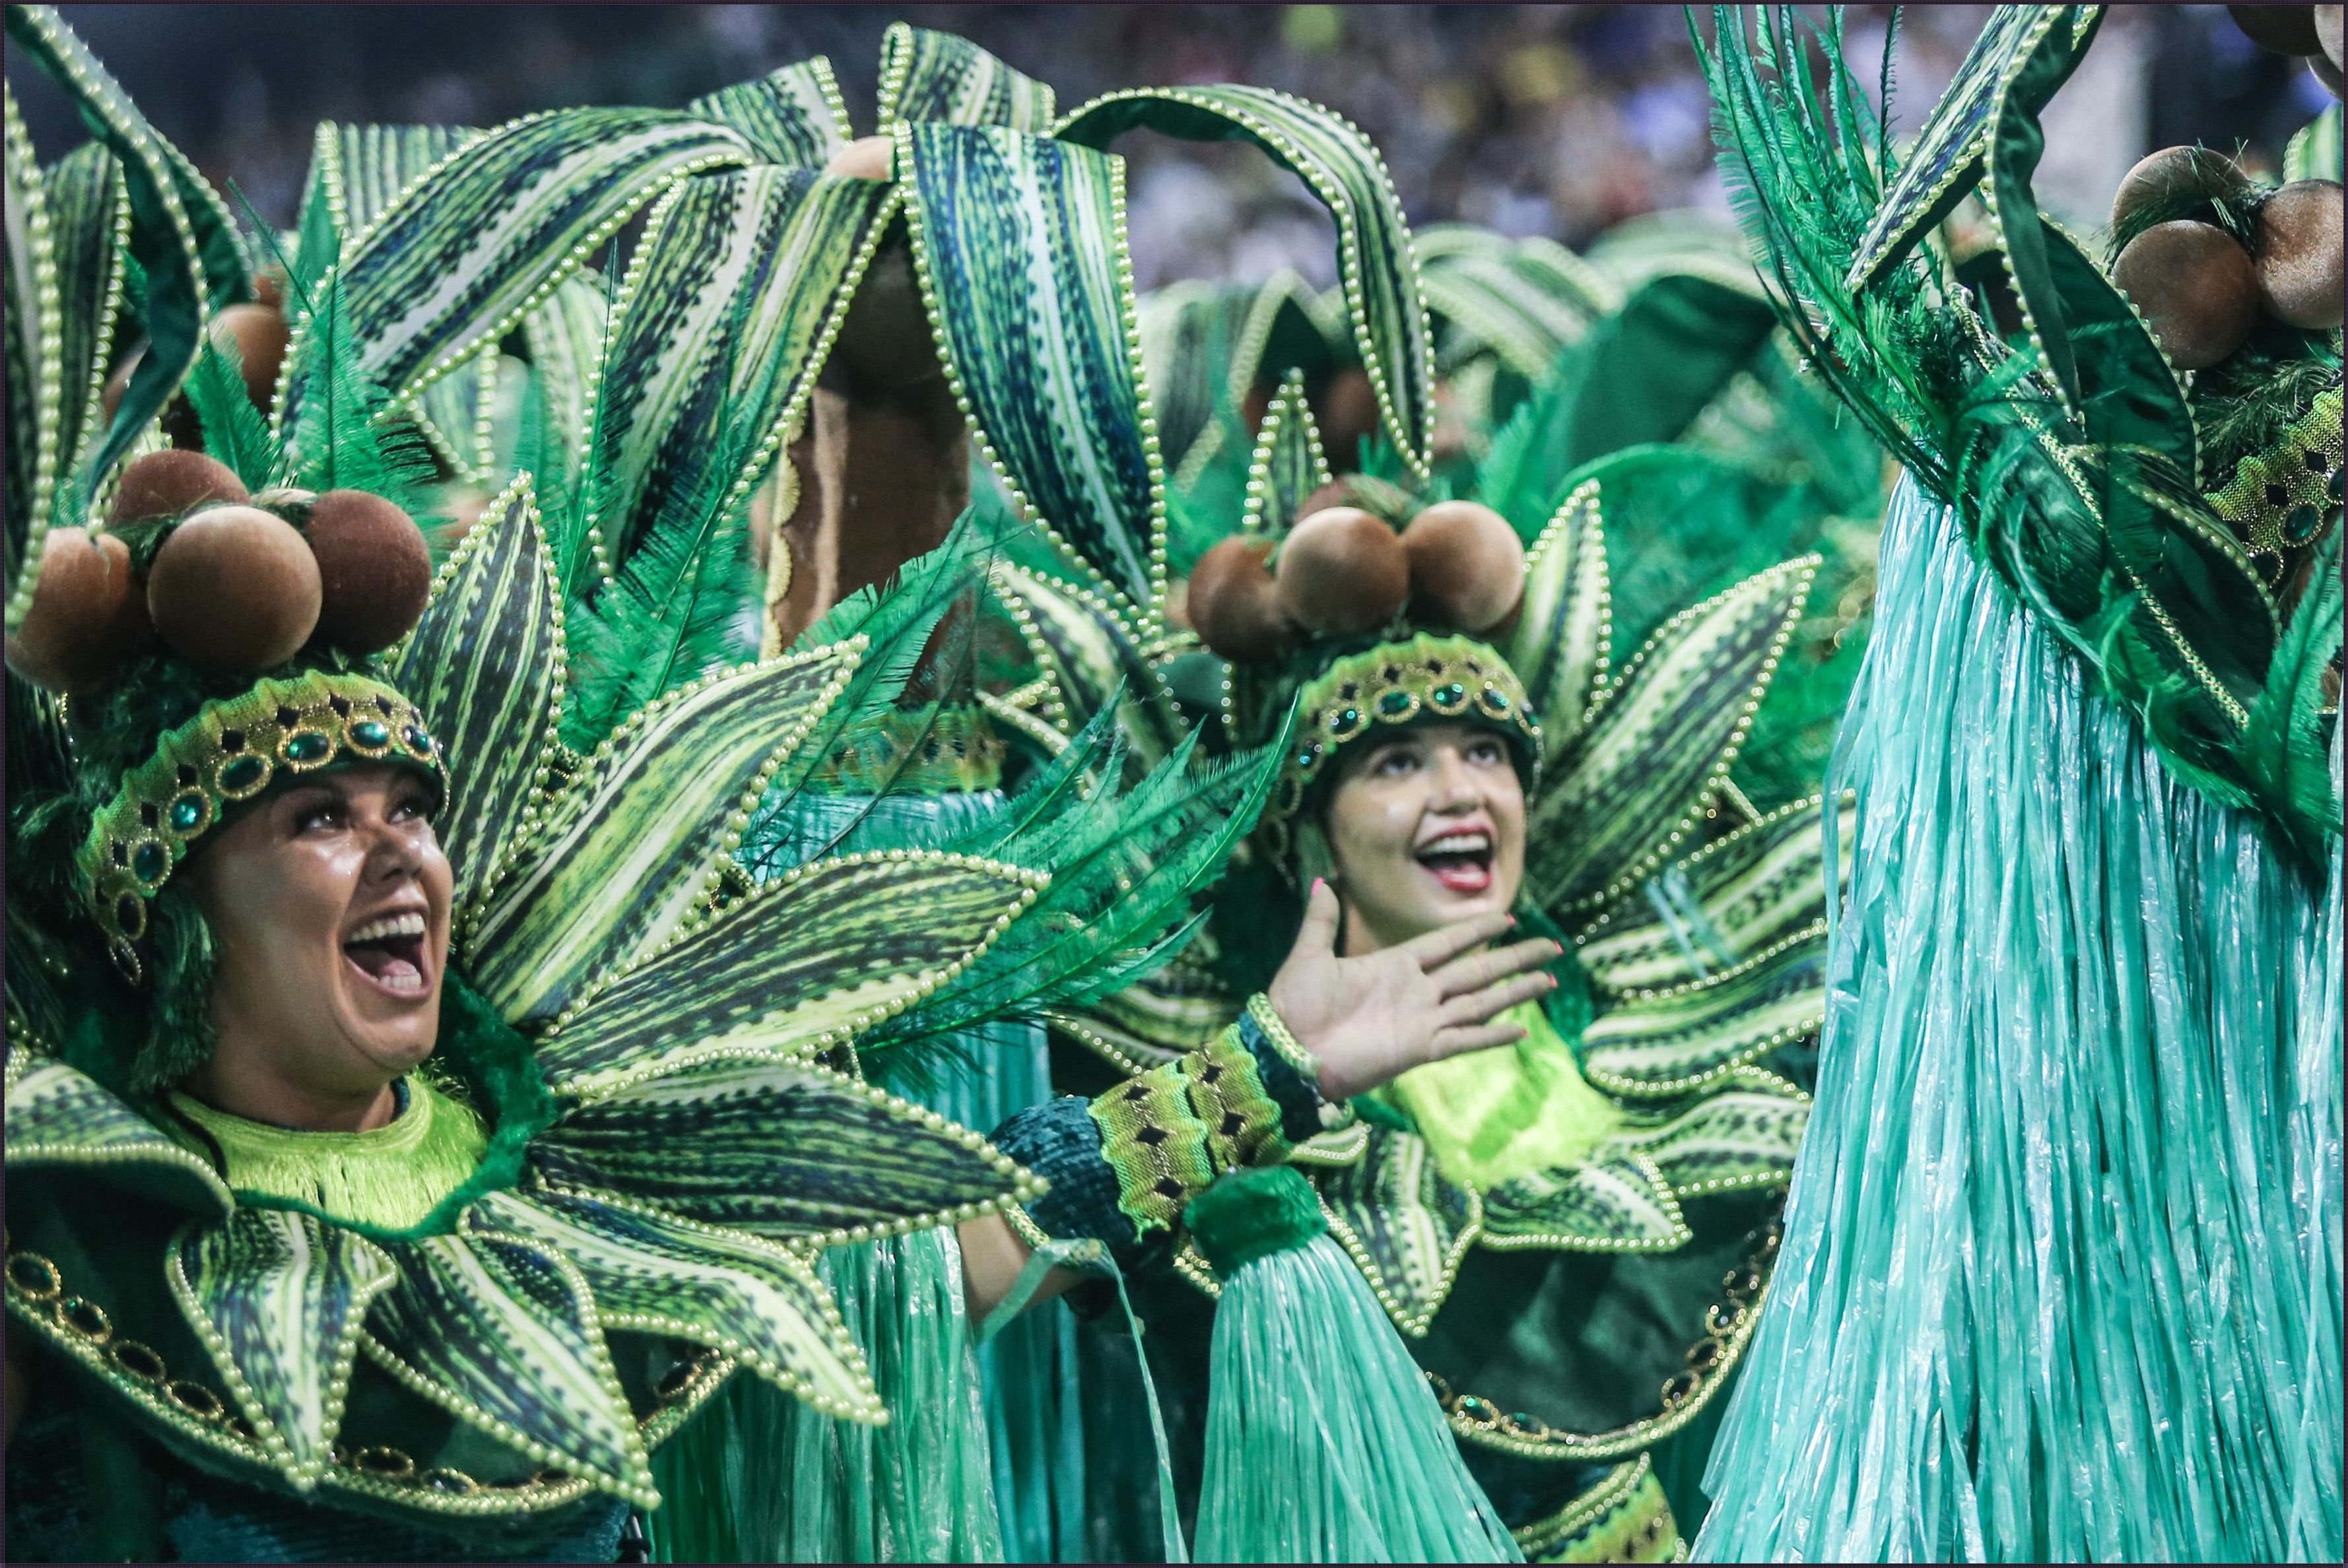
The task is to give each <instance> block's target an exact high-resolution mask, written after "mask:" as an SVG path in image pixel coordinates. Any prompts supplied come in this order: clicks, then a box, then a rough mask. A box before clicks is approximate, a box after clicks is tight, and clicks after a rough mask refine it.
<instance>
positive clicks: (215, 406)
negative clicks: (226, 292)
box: [181, 340, 287, 491]
mask: <svg viewBox="0 0 2348 1568" xmlns="http://www.w3.org/2000/svg"><path fill="white" fill-rule="evenodd" d="M181 390H182V391H184V392H185V393H186V395H187V399H188V405H189V406H190V407H191V408H192V409H194V410H195V414H196V419H197V421H198V423H200V424H201V425H202V426H203V432H204V450H205V451H206V452H207V453H208V454H210V455H211V456H214V457H217V458H219V459H220V460H221V462H223V463H225V464H227V465H228V466H229V467H230V468H231V469H232V470H233V471H234V472H235V474H236V477H237V478H238V479H240V480H242V482H243V484H244V487H245V488H246V489H248V490H253V491H260V490H265V489H267V488H269V487H271V486H272V485H273V484H275V483H277V481H278V480H279V479H280V478H281V477H283V475H284V473H285V471H286V466H287V460H286V456H285V449H284V447H283V446H280V445H278V441H277V436H276V433H275V432H274V431H273V430H271V429H270V428H269V421H268V420H267V419H266V418H264V417H263V415H262V412H261V410H259V409H258V408H255V407H254V406H253V405H252V394H251V393H250V392H248V391H247V390H246V388H245V384H244V361H243V357H242V354H240V353H239V352H238V350H237V346H236V343H234V342H233V341H230V342H227V343H213V342H211V341H209V340H207V341H206V342H205V343H203V345H202V346H201V348H200V349H199V350H198V351H197V354H196V365H195V369H194V371H193V372H192V373H191V374H190V375H189V377H188V379H187V383H186V384H185V386H184V387H183V388H182V389H181Z"/></svg>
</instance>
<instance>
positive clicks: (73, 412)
mask: <svg viewBox="0 0 2348 1568" xmlns="http://www.w3.org/2000/svg"><path fill="white" fill-rule="evenodd" d="M41 205H42V207H43V208H44V209H45V210H46V215H47V219H48V225H49V232H50V234H51V235H52V236H53V242H54V244H55V246H56V249H57V293H58V312H57V326H58V330H59V331H60V332H61V333H63V337H62V340H61V343H60V352H59V354H58V365H59V368H60V372H61V379H60V381H59V383H58V391H59V393H60V397H59V400H58V403H57V456H58V460H59V463H60V465H61V470H60V471H61V472H65V473H77V472H79V471H80V470H81V469H82V467H83V466H85V465H86V464H87V462H88V459H89V457H90V456H93V455H94V454H95V453H96V452H97V450H98V443H99V442H100V441H102V440H104V439H105V438H106V427H107V421H106V408H105V405H104V403H103V401H102V397H101V395H102V394H103V393H104V391H105V388H106V378H107V375H108V373H109V372H111V371H112V369H113V356H114V350H115V346H116V344H115V340H116V337H117V335H118V328H119V325H120V314H121V306H122V290H123V286H124V282H123V272H124V270H125V269H124V266H123V258H124V256H125V255H126V254H127V253H128V250H129V241H130V198H129V194H128V193H127V192H126V191H125V190H124V189H123V181H122V165H121V163H120V162H119V160H118V159H116V158H115V156H114V155H113V154H112V153H110V152H108V151H107V150H106V149H105V148H103V147H101V146H99V145H98V143H96V142H91V143H88V144H87V145H86V146H83V147H79V148H77V149H74V150H73V151H72V152H70V153H68V154H67V155H66V156H65V157H64V158H61V159H58V160H57V162H55V163H53V164H51V165H50V166H49V167H48V168H47V169H45V170H43V171H42V174H41ZM247 406H248V407H250V406H251V400H250V399H248V400H247Z"/></svg>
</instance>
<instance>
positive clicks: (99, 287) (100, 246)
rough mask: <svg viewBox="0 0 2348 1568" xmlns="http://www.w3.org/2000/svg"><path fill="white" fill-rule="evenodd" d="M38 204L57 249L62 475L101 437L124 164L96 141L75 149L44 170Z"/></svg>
mask: <svg viewBox="0 0 2348 1568" xmlns="http://www.w3.org/2000/svg"><path fill="white" fill-rule="evenodd" d="M41 204H42V206H43V207H44V208H45V209H46V212H47V218H48V223H49V232H50V234H51V235H52V236H53V238H54V242H55V244H56V247H57V303H58V310H57V330H58V333H59V334H60V337H59V353H58V356H57V363H58V367H59V372H60V379H59V381H58V384H57V389H58V393H59V397H58V402H57V458H58V462H59V464H60V465H61V471H62V472H65V473H77V472H79V471H80V470H81V469H82V468H83V467H84V466H86V465H87V464H88V459H89V458H90V457H91V456H95V455H96V453H97V450H98V443H99V442H100V441H102V440H104V439H105V438H106V423H107V422H106V407H105V404H104V402H103V400H102V395H103V393H104V391H105V388H106V377H107V373H108V371H109V370H110V369H111V368H112V365H113V351H114V339H115V333H116V330H117V327H118V323H119V322H120V319H121V313H122V286H123V272H124V271H125V269H124V267H123V264H122V263H123V257H124V256H125V254H126V253H127V249H126V248H127V247H128V246H129V243H130V196H129V192H128V191H127V190H124V189H123V183H122V165H121V163H120V162H119V161H118V160H117V159H116V158H115V156H114V155H113V154H112V153H110V152H108V151H107V150H106V149H104V148H102V147H100V146H98V144H97V143H96V142H91V143H88V145H86V146H83V147H79V148H77V149H74V150H73V151H72V152H70V153H68V154H67V155H66V156H65V157H64V158H61V159H58V160H57V162H55V163H53V164H51V165H50V166H49V167H48V168H47V169H45V170H43V171H42V174H41Z"/></svg>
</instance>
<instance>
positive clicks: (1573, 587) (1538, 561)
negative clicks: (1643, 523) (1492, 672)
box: [1500, 480, 1613, 758]
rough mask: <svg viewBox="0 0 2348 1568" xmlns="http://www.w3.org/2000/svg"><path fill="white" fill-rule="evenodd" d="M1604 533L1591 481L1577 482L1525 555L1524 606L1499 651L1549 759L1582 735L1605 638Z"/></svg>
mask: <svg viewBox="0 0 2348 1568" xmlns="http://www.w3.org/2000/svg"><path fill="white" fill-rule="evenodd" d="M1612 625H1613V623H1612V605H1611V600H1610V596H1609V594H1608V591H1607V586H1606V531H1605V528H1604V523H1603V518H1601V514H1600V511H1599V487H1598V483H1597V481H1595V480H1591V481H1590V482H1589V483H1587V484H1584V485H1581V486H1579V487H1576V488H1575V489H1574V491H1573V493H1572V494H1571V495H1570V496H1568V497H1566V498H1565V502H1564V504H1563V505H1562V506H1560V507H1558V509H1557V515H1556V516H1555V517H1553V518H1550V522H1549V526H1548V527H1547V528H1543V529H1542V530H1541V533H1540V538H1537V539H1535V540H1534V541H1533V545H1532V548H1530V549H1529V550H1528V551H1526V553H1525V597H1524V608H1523V610H1521V611H1520V612H1519V614H1518V617H1517V624H1516V628H1515V630H1512V631H1510V632H1509V637H1508V645H1507V646H1506V647H1504V648H1502V649H1501V650H1500V651H1501V652H1502V653H1503V654H1504V655H1506V656H1507V658H1508V661H1509V668H1510V669H1512V670H1515V671H1517V672H1518V676H1519V679H1520V680H1522V681H1523V682H1524V683H1525V694H1526V695H1527V696H1528V697H1529V698H1530V699H1531V700H1532V704H1533V712H1536V713H1538V714H1540V725H1541V739H1542V742H1543V743H1544V744H1545V745H1546V746H1547V747H1548V748H1549V754H1550V756H1551V757H1552V758H1554V757H1558V756H1560V755H1563V754H1565V753H1566V752H1567V750H1568V748H1570V746H1572V745H1573V744H1574V743H1575V741H1576V740H1577V739H1578V738H1579V737H1580V735H1581V728H1582V724H1583V723H1584V721H1585V719H1586V718H1587V716H1588V714H1589V712H1590V709H1591V703H1592V702H1595V701H1596V699H1597V696H1598V694H1599V692H1601V691H1602V690H1603V689H1604V686H1605V681H1606V666H1607V662H1608V659H1609V651H1610V648H1611V645H1612Z"/></svg>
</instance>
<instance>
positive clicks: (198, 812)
mask: <svg viewBox="0 0 2348 1568" xmlns="http://www.w3.org/2000/svg"><path fill="white" fill-rule="evenodd" d="M206 815H207V813H206V812H205V810H204V800H203V796H201V795H195V794H183V795H181V796H180V798H179V799H177V800H175V801H173V802H172V803H171V831H172V832H174V833H193V832H195V831H196V829H198V828H200V827H201V826H202V825H204V817H205V816H206Z"/></svg>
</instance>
